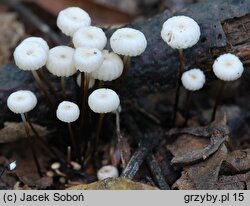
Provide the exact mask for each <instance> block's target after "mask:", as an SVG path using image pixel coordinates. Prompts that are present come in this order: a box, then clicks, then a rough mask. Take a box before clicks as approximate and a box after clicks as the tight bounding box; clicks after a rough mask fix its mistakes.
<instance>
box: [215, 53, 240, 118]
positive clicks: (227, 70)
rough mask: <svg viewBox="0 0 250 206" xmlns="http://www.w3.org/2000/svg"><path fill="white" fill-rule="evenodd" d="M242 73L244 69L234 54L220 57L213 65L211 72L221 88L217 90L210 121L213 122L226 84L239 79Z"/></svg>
mask: <svg viewBox="0 0 250 206" xmlns="http://www.w3.org/2000/svg"><path fill="white" fill-rule="evenodd" d="M243 71H244V67H243V64H242V62H241V61H240V59H239V58H238V57H237V56H235V55H234V54H230V53H227V54H223V55H220V56H219V57H218V58H217V59H216V60H215V61H214V64H213V72H214V74H215V76H216V77H217V78H219V79H220V80H222V81H221V86H220V88H219V91H218V94H217V98H216V101H215V105H214V108H213V113H212V117H211V121H214V120H215V116H216V110H217V107H218V105H219V103H220V100H221V97H222V94H223V91H224V88H225V85H226V82H228V81H234V80H237V79H239V78H240V77H241V75H242V73H243Z"/></svg>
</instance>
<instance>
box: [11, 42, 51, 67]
mask: <svg viewBox="0 0 250 206" xmlns="http://www.w3.org/2000/svg"><path fill="white" fill-rule="evenodd" d="M13 56H14V61H15V63H16V65H17V66H18V67H19V68H20V69H22V70H26V71H34V70H38V69H40V68H41V67H43V66H44V65H45V64H46V61H47V57H48V52H47V51H45V50H44V49H43V47H41V46H39V44H37V43H36V42H28V41H26V42H23V43H21V44H19V45H18V46H17V47H16V49H15V51H14V54H13Z"/></svg>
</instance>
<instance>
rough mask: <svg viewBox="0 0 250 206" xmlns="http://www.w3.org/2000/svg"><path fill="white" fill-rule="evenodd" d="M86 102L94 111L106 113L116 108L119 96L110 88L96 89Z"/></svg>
mask: <svg viewBox="0 0 250 206" xmlns="http://www.w3.org/2000/svg"><path fill="white" fill-rule="evenodd" d="M88 104H89V107H90V109H91V110H92V111H93V112H95V113H102V114H104V113H108V112H112V111H114V110H116V109H117V108H118V107H119V105H120V99H119V96H118V95H117V94H116V92H114V91H113V90H111V89H106V88H102V89H97V90H95V91H93V92H92V93H91V94H90V95H89V100H88Z"/></svg>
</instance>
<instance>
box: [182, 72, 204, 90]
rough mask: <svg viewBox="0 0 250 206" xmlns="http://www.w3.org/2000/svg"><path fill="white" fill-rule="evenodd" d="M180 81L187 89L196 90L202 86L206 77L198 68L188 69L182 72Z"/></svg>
mask: <svg viewBox="0 0 250 206" xmlns="http://www.w3.org/2000/svg"><path fill="white" fill-rule="evenodd" d="M181 81H182V84H183V86H184V87H185V88H186V89H187V90H190V91H196V90H199V89H201V88H202V87H203V85H204V84H205V82H206V78H205V75H204V73H203V71H201V70H200V69H190V70H189V71H186V72H184V73H183V74H182V77H181Z"/></svg>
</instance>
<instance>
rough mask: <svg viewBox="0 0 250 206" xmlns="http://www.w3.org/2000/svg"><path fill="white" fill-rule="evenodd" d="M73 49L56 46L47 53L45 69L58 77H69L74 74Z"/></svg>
mask: <svg viewBox="0 0 250 206" xmlns="http://www.w3.org/2000/svg"><path fill="white" fill-rule="evenodd" d="M73 55H74V49H73V48H71V47H68V46H57V47H54V48H52V49H50V51H49V56H48V60H47V64H46V67H47V69H48V70H49V71H50V72H51V73H52V74H54V75H56V76H58V77H69V76H71V75H73V74H75V73H76V69H75V66H74V62H73Z"/></svg>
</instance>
